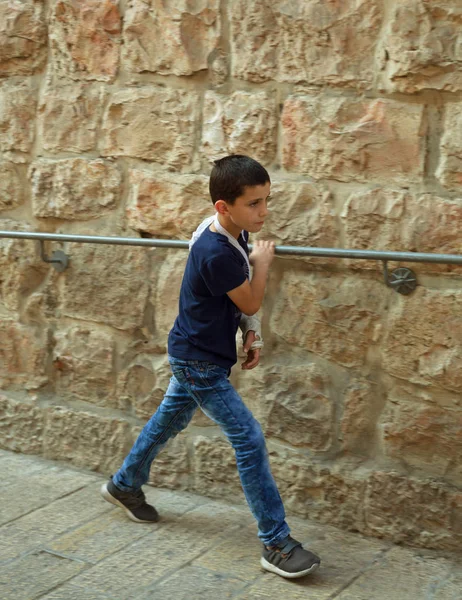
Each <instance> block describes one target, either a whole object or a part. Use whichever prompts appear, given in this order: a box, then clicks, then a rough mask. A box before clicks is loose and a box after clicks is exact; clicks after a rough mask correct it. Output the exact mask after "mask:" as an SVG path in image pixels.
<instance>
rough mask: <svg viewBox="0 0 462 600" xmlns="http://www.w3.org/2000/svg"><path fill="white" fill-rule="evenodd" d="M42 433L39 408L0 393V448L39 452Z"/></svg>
mask: <svg viewBox="0 0 462 600" xmlns="http://www.w3.org/2000/svg"><path fill="white" fill-rule="evenodd" d="M0 358H1V355H0ZM42 434H43V413H42V411H41V410H40V409H38V408H37V407H36V406H34V404H33V403H31V402H18V401H17V400H12V399H11V398H8V397H7V396H5V395H3V394H1V393H0V446H1V447H2V448H5V449H7V450H13V451H14V452H24V453H25V454H28V453H30V454H40V453H41V451H42V440H43V438H42Z"/></svg>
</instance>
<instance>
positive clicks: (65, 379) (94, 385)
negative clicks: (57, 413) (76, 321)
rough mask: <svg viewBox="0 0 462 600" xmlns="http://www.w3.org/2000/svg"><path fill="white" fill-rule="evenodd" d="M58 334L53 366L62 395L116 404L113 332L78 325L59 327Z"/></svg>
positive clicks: (105, 404) (56, 334)
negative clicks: (65, 327)
mask: <svg viewBox="0 0 462 600" xmlns="http://www.w3.org/2000/svg"><path fill="white" fill-rule="evenodd" d="M54 337H55V342H56V343H55V346H54V348H53V369H54V373H55V381H56V392H57V394H58V395H59V397H60V398H66V397H70V398H79V399H81V400H85V401H86V402H90V403H91V404H97V405H100V406H116V402H115V398H114V396H115V393H114V392H115V378H116V374H115V368H114V365H115V341H114V338H113V336H112V335H110V334H108V333H106V332H104V331H98V330H96V329H93V328H89V327H82V326H79V325H76V326H75V327H70V328H69V329H59V330H58V331H57V332H56V333H55V335H54Z"/></svg>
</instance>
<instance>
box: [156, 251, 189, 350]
mask: <svg viewBox="0 0 462 600" xmlns="http://www.w3.org/2000/svg"><path fill="white" fill-rule="evenodd" d="M187 258H188V257H187V254H186V253H184V254H183V253H181V254H180V253H179V252H176V253H175V252H172V251H170V252H169V253H168V254H167V257H166V259H165V260H164V261H163V262H162V264H161V266H160V268H159V270H158V274H157V282H156V288H155V290H153V295H152V299H151V301H152V304H153V306H154V321H155V326H156V334H157V339H158V342H162V343H163V344H166V343H167V336H168V333H169V331H170V329H171V328H172V327H173V323H174V321H175V319H176V317H177V316H178V310H179V304H178V303H179V298H180V288H181V282H182V280H183V273H184V268H185V265H186V260H187Z"/></svg>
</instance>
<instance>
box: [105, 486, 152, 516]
mask: <svg viewBox="0 0 462 600" xmlns="http://www.w3.org/2000/svg"><path fill="white" fill-rule="evenodd" d="M100 492H101V496H102V497H103V498H104V499H105V500H106V502H109V503H110V504H114V505H115V506H118V507H120V508H122V509H123V510H124V511H125V512H126V513H127V516H128V518H129V519H131V520H132V521H135V523H156V522H157V521H143V520H142V519H138V517H135V515H134V514H133V513H132V512H131V511H130V510H129V509H128V508H127V507H126V506H124V505H123V504H122V502H119V500H117V498H114V496H113V495H112V494H111V493H110V492H109V490H108V489H107V484H106V483H103V485H102V486H101V490H100Z"/></svg>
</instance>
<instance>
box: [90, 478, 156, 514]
mask: <svg viewBox="0 0 462 600" xmlns="http://www.w3.org/2000/svg"><path fill="white" fill-rule="evenodd" d="M101 496H102V497H103V498H104V499H105V500H106V501H107V502H110V503H111V504H115V505H116V506H120V508H123V509H124V511H125V512H126V513H127V515H128V517H129V518H130V519H131V520H132V521H136V522H137V523H155V522H156V521H158V520H159V514H158V512H157V510H156V509H155V508H154V507H153V506H151V505H150V504H148V503H147V502H146V496H145V495H144V493H143V490H142V489H141V488H140V489H139V490H137V491H136V492H124V491H122V490H119V488H118V487H116V486H115V485H114V484H113V482H112V479H109V481H108V482H107V483H104V484H103V485H102V486H101Z"/></svg>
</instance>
